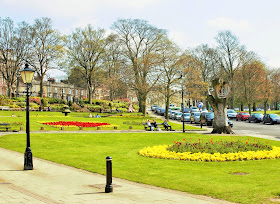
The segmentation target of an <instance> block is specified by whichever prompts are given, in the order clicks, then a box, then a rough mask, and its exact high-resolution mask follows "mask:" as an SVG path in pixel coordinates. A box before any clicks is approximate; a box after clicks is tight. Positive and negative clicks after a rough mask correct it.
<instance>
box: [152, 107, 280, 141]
mask: <svg viewBox="0 0 280 204" xmlns="http://www.w3.org/2000/svg"><path fill="white" fill-rule="evenodd" d="M148 112H149V114H150V115H153V116H155V117H158V118H161V119H163V118H164V117H163V116H159V115H157V114H155V113H153V112H152V111H148ZM170 121H171V122H176V123H180V122H179V121H174V120H170ZM231 121H232V122H233V131H234V133H236V134H237V135H248V136H254V137H261V138H266V139H272V140H280V124H275V125H270V124H263V123H253V122H251V123H249V122H248V121H236V120H235V119H232V120H231ZM186 124H187V125H195V126H198V127H199V126H200V125H199V124H190V123H189V122H186ZM208 129H209V130H210V129H211V127H208Z"/></svg>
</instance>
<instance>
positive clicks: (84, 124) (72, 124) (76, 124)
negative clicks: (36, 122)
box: [42, 121, 110, 127]
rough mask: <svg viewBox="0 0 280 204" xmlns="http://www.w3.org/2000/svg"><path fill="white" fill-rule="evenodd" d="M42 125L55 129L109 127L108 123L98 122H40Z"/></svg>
mask: <svg viewBox="0 0 280 204" xmlns="http://www.w3.org/2000/svg"><path fill="white" fill-rule="evenodd" d="M42 124H44V125H50V126H55V127H61V126H68V127H98V126H105V125H110V124H109V123H98V122H95V123H94V122H79V121H58V122H42Z"/></svg>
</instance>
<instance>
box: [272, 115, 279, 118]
mask: <svg viewBox="0 0 280 204" xmlns="http://www.w3.org/2000/svg"><path fill="white" fill-rule="evenodd" d="M270 117H271V118H279V115H277V114H270Z"/></svg>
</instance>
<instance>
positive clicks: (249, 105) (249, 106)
mask: <svg viewBox="0 0 280 204" xmlns="http://www.w3.org/2000/svg"><path fill="white" fill-rule="evenodd" d="M248 108H249V114H250V115H251V104H248Z"/></svg>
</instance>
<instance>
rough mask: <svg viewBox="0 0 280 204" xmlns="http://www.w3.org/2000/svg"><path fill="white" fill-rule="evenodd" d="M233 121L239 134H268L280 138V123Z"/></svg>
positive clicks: (234, 128)
mask: <svg viewBox="0 0 280 204" xmlns="http://www.w3.org/2000/svg"><path fill="white" fill-rule="evenodd" d="M232 122H233V131H234V132H235V133H237V134H250V135H252V134H253V135H268V136H273V137H276V138H278V139H280V124H275V125H270V124H263V123H252V122H251V123H249V122H248V121H235V120H232Z"/></svg>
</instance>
